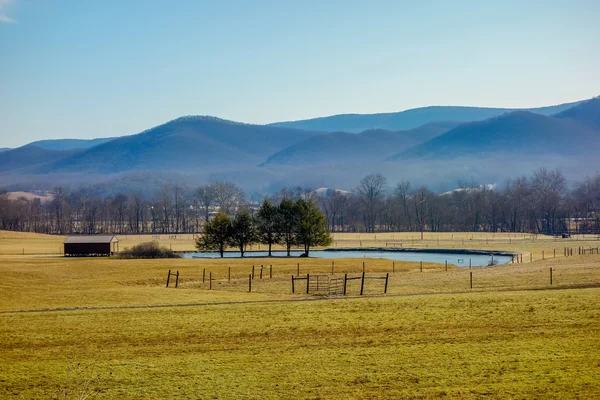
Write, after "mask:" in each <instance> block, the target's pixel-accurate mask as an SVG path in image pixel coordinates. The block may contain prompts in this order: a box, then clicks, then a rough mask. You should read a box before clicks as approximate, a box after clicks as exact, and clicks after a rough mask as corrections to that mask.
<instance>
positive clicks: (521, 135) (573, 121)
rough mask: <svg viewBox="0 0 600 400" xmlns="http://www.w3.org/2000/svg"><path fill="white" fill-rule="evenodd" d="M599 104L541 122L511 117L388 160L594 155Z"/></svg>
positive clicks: (599, 139)
mask: <svg viewBox="0 0 600 400" xmlns="http://www.w3.org/2000/svg"><path fill="white" fill-rule="evenodd" d="M599 116H600V99H598V98H596V99H591V100H589V101H586V102H583V103H580V104H578V105H576V106H575V107H573V108H571V109H570V110H568V111H563V112H560V113H558V114H556V115H554V116H545V115H540V114H535V113H532V112H528V111H515V112H510V113H506V114H503V115H501V116H498V117H494V118H489V119H487V120H484V121H476V122H470V123H466V124H461V125H459V126H457V127H456V128H454V129H451V130H450V131H448V132H446V133H444V134H443V135H440V136H438V137H435V138H433V139H431V140H428V141H426V142H424V143H421V144H419V145H417V146H415V147H412V148H410V149H408V150H405V151H403V152H400V153H399V154H396V155H394V156H392V157H390V158H389V160H390V161H400V160H406V159H415V158H426V159H454V158H457V157H470V156H481V155H485V154H498V153H502V154H512V155H519V157H523V156H527V155H531V154H538V155H543V154H546V155H549V154H558V155H562V156H572V157H577V156H580V155H593V154H594V153H597V147H596V146H595V144H596V143H600V124H599V123H598V122H599V121H598V117H599Z"/></svg>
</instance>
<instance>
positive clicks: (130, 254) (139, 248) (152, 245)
mask: <svg viewBox="0 0 600 400" xmlns="http://www.w3.org/2000/svg"><path fill="white" fill-rule="evenodd" d="M119 257H121V258H180V256H179V254H177V253H175V252H173V251H171V250H169V249H167V248H166V247H161V246H160V245H159V244H158V242H144V243H140V244H136V245H135V246H133V247H132V248H131V249H128V250H125V251H123V252H122V253H120V254H119Z"/></svg>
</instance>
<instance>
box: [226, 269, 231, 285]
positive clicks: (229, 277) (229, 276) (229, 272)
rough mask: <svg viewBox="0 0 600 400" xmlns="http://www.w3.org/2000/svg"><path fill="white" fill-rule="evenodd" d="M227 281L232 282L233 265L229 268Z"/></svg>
mask: <svg viewBox="0 0 600 400" xmlns="http://www.w3.org/2000/svg"><path fill="white" fill-rule="evenodd" d="M227 282H231V267H229V269H228V270H227Z"/></svg>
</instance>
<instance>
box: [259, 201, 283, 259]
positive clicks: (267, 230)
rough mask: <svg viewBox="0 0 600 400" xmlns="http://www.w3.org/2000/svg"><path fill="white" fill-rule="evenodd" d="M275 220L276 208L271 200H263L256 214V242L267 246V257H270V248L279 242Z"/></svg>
mask: <svg viewBox="0 0 600 400" xmlns="http://www.w3.org/2000/svg"><path fill="white" fill-rule="evenodd" d="M277 219H278V213H277V206H275V205H274V204H273V203H272V202H271V200H269V199H265V201H263V203H262V205H261V206H260V208H259V210H258V212H257V213H256V229H257V233H258V241H259V242H260V243H263V244H266V245H268V246H269V257H271V247H272V246H273V244H274V243H277V242H279V236H280V235H279V231H278V226H277Z"/></svg>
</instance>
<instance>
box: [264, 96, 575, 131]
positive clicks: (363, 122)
mask: <svg viewBox="0 0 600 400" xmlns="http://www.w3.org/2000/svg"><path fill="white" fill-rule="evenodd" d="M579 103H581V102H580V101H578V102H574V103H565V104H559V105H556V106H549V107H540V108H530V109H523V110H520V111H529V112H532V113H535V114H541V115H553V114H556V113H559V112H562V111H565V110H568V109H570V108H572V107H573V106H575V105H577V104H579ZM511 111H517V110H516V109H510V108H484V107H455V106H432V107H422V108H414V109H410V110H406V111H401V112H395V113H380V114H340V115H332V116H329V117H321V118H313V119H307V120H300V121H289V122H276V123H273V124H271V125H272V126H279V127H285V128H296V129H305V130H310V131H320V132H338V131H344V132H352V133H358V132H362V131H365V130H367V129H387V130H394V131H395V130H406V129H414V128H417V127H419V126H423V125H425V124H428V123H431V122H437V121H451V122H452V121H453V122H470V121H481V120H484V119H488V118H492V117H496V116H499V115H502V114H505V113H507V112H511Z"/></svg>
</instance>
